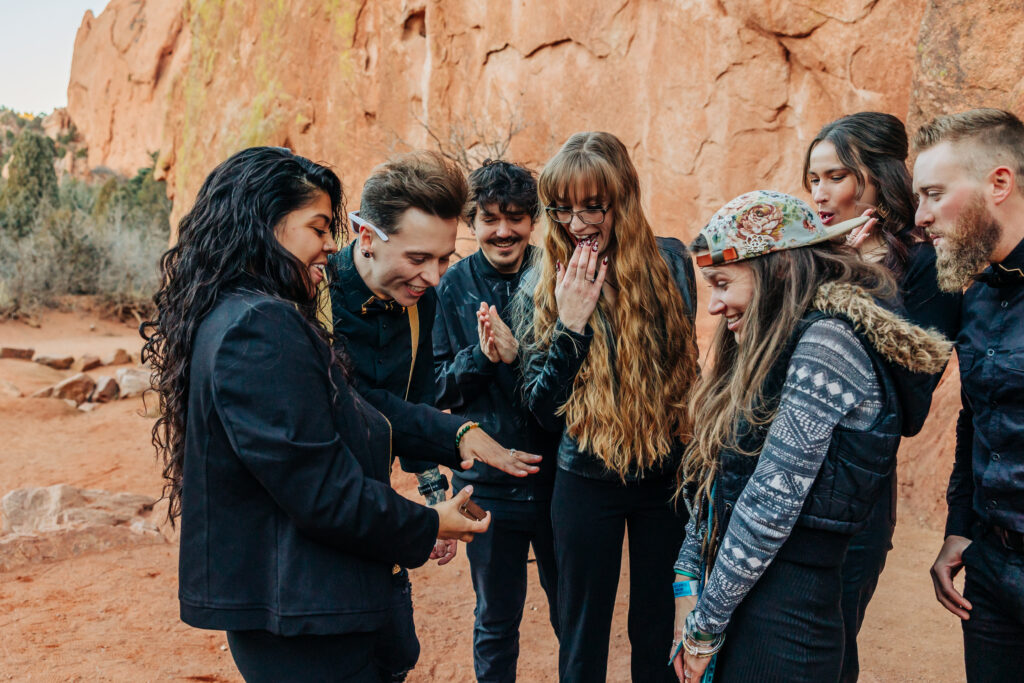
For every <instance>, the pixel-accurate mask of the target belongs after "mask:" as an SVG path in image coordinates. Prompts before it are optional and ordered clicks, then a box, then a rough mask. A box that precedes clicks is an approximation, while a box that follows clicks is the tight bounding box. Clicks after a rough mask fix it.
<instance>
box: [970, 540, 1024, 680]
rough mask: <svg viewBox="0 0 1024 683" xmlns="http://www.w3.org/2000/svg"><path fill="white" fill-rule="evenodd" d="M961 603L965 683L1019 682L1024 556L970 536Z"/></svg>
mask: <svg viewBox="0 0 1024 683" xmlns="http://www.w3.org/2000/svg"><path fill="white" fill-rule="evenodd" d="M963 561H964V568H965V569H964V572H965V579H964V597H965V598H967V600H968V601H969V602H970V603H971V618H970V619H968V620H967V621H964V622H961V623H962V626H963V630H964V662H965V664H966V668H967V681H968V683H1003V682H1004V681H1019V680H1021V679H1022V678H1024V553H1022V552H1018V551H1014V550H1007V549H1006V548H1004V547H1003V546H1002V543H1001V542H1000V541H999V540H998V539H996V538H994V537H992V536H991V535H989V534H983V533H977V534H975V541H974V542H973V543H971V544H970V545H969V546H967V550H965V551H964V555H963Z"/></svg>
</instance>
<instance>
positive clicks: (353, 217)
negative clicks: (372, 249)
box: [348, 211, 390, 242]
mask: <svg viewBox="0 0 1024 683" xmlns="http://www.w3.org/2000/svg"><path fill="white" fill-rule="evenodd" d="M348 219H349V220H350V221H351V222H353V223H355V224H356V225H358V226H359V227H363V226H366V227H367V228H369V229H370V230H373V231H374V232H375V233H377V237H379V238H381V239H382V240H383V241H385V242H387V241H388V240H389V239H390V238H389V237H388V235H387V233H386V232H384V231H383V230H381V229H380V228H378V227H377V226H376V225H374V224H373V223H371V222H370V221H368V220H366V219H365V218H360V217H359V212H358V211H349V212H348Z"/></svg>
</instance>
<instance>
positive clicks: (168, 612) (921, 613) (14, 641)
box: [0, 313, 963, 683]
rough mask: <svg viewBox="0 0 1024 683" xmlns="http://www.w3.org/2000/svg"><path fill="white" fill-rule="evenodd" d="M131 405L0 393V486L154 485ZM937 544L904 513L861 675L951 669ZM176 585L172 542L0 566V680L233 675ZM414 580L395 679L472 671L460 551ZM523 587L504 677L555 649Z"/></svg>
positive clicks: (58, 321) (40, 380)
mask: <svg viewBox="0 0 1024 683" xmlns="http://www.w3.org/2000/svg"><path fill="white" fill-rule="evenodd" d="M701 328H702V329H701V333H702V334H701V335H700V336H701V338H702V339H707V338H708V335H707V325H706V323H704V322H703V321H702V324H701ZM0 345H4V346H34V348H35V349H36V350H37V351H38V352H43V353H60V354H71V355H75V356H76V357H77V356H80V355H82V354H84V353H93V354H96V355H99V356H101V357H102V356H103V355H104V354H105V353H108V352H110V351H113V350H114V349H115V348H118V347H123V348H126V349H128V350H129V351H131V352H133V353H134V352H137V350H138V348H139V346H140V341H139V339H138V336H137V334H136V333H135V331H134V330H133V329H132V328H130V327H127V326H124V325H120V324H117V323H113V322H109V321H103V320H100V319H98V318H96V317H95V316H88V315H76V314H69V313H51V314H48V315H46V316H45V317H44V318H43V319H42V327H40V328H38V329H37V328H32V327H29V326H27V325H24V324H22V323H11V322H8V323H2V324H0ZM702 348H703V345H702ZM103 373H104V371H103V370H96V371H93V372H92V374H93V375H94V376H95V375H98V374H103ZM68 374H70V373H69V372H59V371H56V370H51V369H49V368H45V367H42V366H39V365H37V364H35V363H28V362H24V361H13V360H0V380H7V381H9V382H12V383H13V384H15V385H16V386H18V387H19V388H20V389H21V391H22V392H23V393H24V394H25V395H26V396H27V395H28V394H30V393H31V392H33V391H35V390H36V389H39V388H42V387H44V386H47V385H49V384H51V383H53V382H54V381H56V380H59V379H60V378H62V377H64V376H67V375H68ZM142 410H143V406H142V401H141V399H131V400H126V401H118V402H116V403H112V404H107V405H103V406H101V407H100V408H99V409H97V410H95V411H94V412H92V413H88V414H86V413H82V412H80V411H77V410H75V409H73V408H69V407H68V406H66V405H65V404H64V403H63V402H62V401H59V400H55V399H30V398H8V397H5V396H2V395H0V495H3V494H4V493H6V492H7V491H10V490H11V489H15V488H21V487H26V486H49V485H52V484H58V483H69V484H71V485H74V486H80V487H90V488H103V489H109V490H113V491H130V492H136V493H145V494H149V495H153V496H157V495H159V493H160V486H161V480H160V472H159V469H158V467H157V464H156V462H155V460H154V455H153V450H152V447H151V446H150V444H149V430H150V428H151V425H152V419H151V418H147V417H143V416H142V415H141V413H142ZM943 476H944V475H943ZM395 482H396V486H397V488H398V489H399V490H400V491H402V492H403V493H405V494H406V495H410V494H412V495H414V489H415V487H414V484H413V481H412V480H411V477H409V476H408V475H404V474H401V473H397V474H396V476H395ZM931 521H932V523H933V524H934V523H936V520H931ZM941 541H942V538H941V532H940V531H937V530H935V529H933V528H930V527H928V526H924V525H922V524H921V523H920V521H919V520H917V519H913V518H912V516H911V515H907V516H905V517H904V519H902V520H901V523H900V526H899V527H898V529H897V532H896V539H895V542H894V543H895V550H894V551H893V552H892V553H891V554H890V555H889V560H888V565H887V567H886V570H885V573H884V574H883V575H882V578H881V581H880V584H879V587H878V591H877V593H876V595H875V599H874V600H873V602H872V603H871V606H870V607H869V609H868V613H867V618H866V622H865V626H864V629H863V631H862V634H861V639H860V641H861V645H860V649H861V653H862V667H861V668H862V676H861V680H862V681H865V683H872V682H875V681H886V682H888V681H893V682H898V681H937V680H962V679H963V660H962V642H961V637H960V627H959V624H958V623H957V620H956V619H955V618H954V617H953V616H952V615H950V614H949V613H947V612H946V611H945V610H943V609H942V608H941V607H940V606H939V605H938V603H937V602H936V601H935V598H934V594H933V592H932V588H931V582H930V580H929V578H928V567H929V566H930V565H931V562H932V560H933V559H934V556H935V553H936V552H937V551H938V548H939V546H940V544H941ZM628 571H629V570H628V566H627V565H626V563H625V562H624V563H623V569H622V576H623V580H622V581H620V591H619V596H618V601H617V603H616V615H615V623H614V625H613V633H612V640H611V656H610V662H609V676H608V680H609V681H627V680H628V679H629V643H628V639H627V637H626V626H625V624H626V621H625V609H626V605H627V604H628V599H629V596H628V595H627V594H626V592H625V590H624V588H625V586H626V585H627V581H625V577H626V576H627V575H628ZM176 580H177V547H176V545H175V544H173V543H168V544H167V545H158V546H145V547H139V548H134V549H127V550H115V551H110V552H106V553H101V554H93V555H85V556H81V557H77V558H74V559H71V560H66V561H62V562H54V563H50V564H42V565H30V566H25V567H22V568H20V569H15V570H14V571H10V572H0V680H17V681H239V680H241V678H240V677H239V676H238V674H237V672H236V671H235V669H234V666H233V664H232V661H231V655H230V653H229V652H227V650H226V645H225V639H224V635H223V634H222V633H220V632H214V631H201V630H197V629H193V628H190V627H187V626H185V625H184V624H182V623H181V622H180V621H179V620H178V612H177V609H178V606H177V600H176V589H177V586H176ZM413 586H414V589H413V590H414V598H415V603H416V622H417V627H418V631H419V634H420V639H421V642H422V652H423V654H422V656H421V658H420V663H419V666H418V667H417V669H416V670H415V672H414V673H413V674H412V676H410V679H409V680H410V682H411V683H423V682H426V681H445V682H446V683H461V682H462V681H472V680H473V674H472V652H471V638H472V635H471V634H472V621H473V616H472V612H473V604H474V598H473V591H472V587H471V585H470V579H469V573H468V564H467V562H466V559H465V554H464V553H462V552H461V549H460V553H459V555H458V557H457V558H456V559H455V560H454V561H453V562H452V563H451V564H449V565H447V566H445V567H438V566H436V565H434V564H431V565H429V566H426V567H424V568H422V569H418V570H415V571H414V572H413ZM529 590H530V592H529V596H528V599H527V610H526V614H525V617H524V620H523V627H522V639H521V652H522V654H521V656H520V661H519V680H522V681H531V682H532V681H552V680H555V679H556V678H557V676H556V656H557V649H556V644H555V640H554V636H553V634H552V632H551V628H550V626H549V625H548V624H547V623H546V616H545V615H546V609H545V607H544V600H545V598H544V595H543V592H542V591H541V589H540V586H539V584H538V582H537V576H536V571H535V570H534V569H533V568H532V565H531V572H530V588H529Z"/></svg>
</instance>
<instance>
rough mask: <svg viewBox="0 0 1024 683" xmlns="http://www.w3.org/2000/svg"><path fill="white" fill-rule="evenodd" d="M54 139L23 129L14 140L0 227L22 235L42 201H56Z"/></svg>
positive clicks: (1, 201) (1, 196) (0, 207)
mask: <svg viewBox="0 0 1024 683" xmlns="http://www.w3.org/2000/svg"><path fill="white" fill-rule="evenodd" d="M55 157H56V148H55V147H54V144H53V140H51V139H50V138H48V137H46V136H44V135H39V134H37V133H34V132H31V131H23V132H22V133H21V134H20V135H18V137H17V139H16V140H15V141H14V147H13V148H12V149H11V162H10V166H9V167H8V173H9V175H8V178H7V183H6V184H5V185H4V188H3V193H0V230H4V231H7V232H14V233H15V234H16V235H17V236H19V237H21V236H24V235H25V234H27V233H28V231H29V229H30V227H31V223H32V221H33V216H34V214H35V213H36V211H37V210H38V209H39V208H40V206H42V205H50V206H55V205H56V204H57V172H56V171H55V170H54V168H53V161H54V159H55Z"/></svg>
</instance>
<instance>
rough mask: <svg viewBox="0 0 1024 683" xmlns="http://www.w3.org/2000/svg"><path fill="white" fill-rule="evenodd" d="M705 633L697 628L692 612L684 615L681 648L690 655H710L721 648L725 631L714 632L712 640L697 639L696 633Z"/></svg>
mask: <svg viewBox="0 0 1024 683" xmlns="http://www.w3.org/2000/svg"><path fill="white" fill-rule="evenodd" d="M698 633H700V634H702V635H711V634H705V633H703V632H702V631H701V630H700V629H698V628H697V618H696V617H695V616H694V613H693V612H690V613H689V614H687V615H686V633H685V634H684V635H683V649H684V650H686V652H687V654H689V655H690V656H691V657H710V656H711V655H713V654H715V653H716V652H718V651H719V650H721V649H722V644H723V643H724V642H725V632H724V631H723V632H722V633H719V634H716V635H715V637H714V638H713V639H712V640H698V639H697V637H696V634H698Z"/></svg>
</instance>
